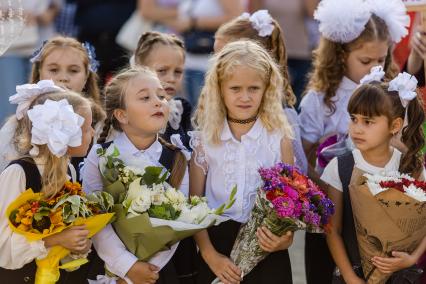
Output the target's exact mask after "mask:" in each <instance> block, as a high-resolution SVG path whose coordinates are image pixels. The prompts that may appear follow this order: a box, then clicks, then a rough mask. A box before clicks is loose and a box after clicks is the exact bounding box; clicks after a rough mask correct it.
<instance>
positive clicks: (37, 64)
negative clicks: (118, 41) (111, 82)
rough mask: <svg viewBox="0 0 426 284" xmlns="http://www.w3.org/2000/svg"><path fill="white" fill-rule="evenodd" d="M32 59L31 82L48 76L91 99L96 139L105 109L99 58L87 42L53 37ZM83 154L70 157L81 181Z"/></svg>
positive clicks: (59, 84) (60, 84) (56, 82)
mask: <svg viewBox="0 0 426 284" xmlns="http://www.w3.org/2000/svg"><path fill="white" fill-rule="evenodd" d="M30 61H31V62H32V63H33V66H32V71H31V77H30V82H31V83H35V82H38V81H39V80H46V79H50V80H53V81H54V82H55V84H57V85H58V86H61V87H63V88H66V89H69V90H72V91H74V92H77V93H80V94H82V95H83V96H85V97H87V98H89V99H90V100H91V101H92V103H91V105H92V114H93V127H94V128H95V130H96V134H95V140H96V139H97V137H98V136H99V134H100V131H101V127H102V123H101V122H102V121H103V120H104V119H105V112H104V111H103V110H102V107H101V106H100V103H101V101H100V94H99V87H98V75H97V74H96V71H97V69H98V66H99V62H98V61H96V58H95V51H94V49H93V47H92V46H91V45H90V44H88V43H84V44H82V43H80V42H79V41H77V40H76V39H74V38H71V37H62V36H58V37H54V38H52V39H50V40H48V41H46V42H45V43H44V44H43V45H42V46H41V48H40V49H39V50H37V51H36V52H35V53H34V55H33V57H32V58H31V59H30ZM81 162H83V157H81V158H73V159H72V164H73V165H74V167H75V168H76V169H77V179H78V180H79V181H80V180H81V179H80V170H79V169H80V163H81Z"/></svg>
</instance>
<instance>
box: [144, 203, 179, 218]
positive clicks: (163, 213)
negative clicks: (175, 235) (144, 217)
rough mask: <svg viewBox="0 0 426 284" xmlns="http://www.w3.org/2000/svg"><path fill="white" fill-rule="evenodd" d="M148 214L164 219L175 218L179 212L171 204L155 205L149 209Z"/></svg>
mask: <svg viewBox="0 0 426 284" xmlns="http://www.w3.org/2000/svg"><path fill="white" fill-rule="evenodd" d="M148 215H149V216H150V217H153V218H159V219H164V220H175V219H177V218H178V216H179V212H177V211H176V209H175V208H174V207H173V206H172V205H171V204H161V205H153V206H151V208H149V209H148Z"/></svg>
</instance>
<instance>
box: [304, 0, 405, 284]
mask: <svg viewBox="0 0 426 284" xmlns="http://www.w3.org/2000/svg"><path fill="white" fill-rule="evenodd" d="M315 18H316V19H317V20H318V21H319V22H320V32H321V40H320V44H319V46H318V48H317V49H316V50H315V51H314V53H313V70H312V72H311V74H310V75H309V83H308V87H307V92H306V94H305V96H304V97H303V99H302V102H301V104H300V115H299V119H300V124H301V125H303V127H302V128H301V136H302V143H303V148H304V149H305V153H306V156H307V157H308V163H309V174H310V176H311V177H313V178H314V179H316V180H318V181H319V182H320V180H319V175H318V174H317V173H316V172H315V170H314V168H315V164H316V151H317V147H318V146H319V144H321V143H322V142H324V141H325V140H327V139H328V138H329V137H331V136H334V135H338V137H341V136H343V135H346V134H347V132H348V125H349V122H350V117H349V113H348V112H347V106H348V102H349V99H350V97H351V95H352V93H353V91H354V90H355V89H356V87H357V86H358V84H359V83H360V80H361V78H363V77H364V76H365V75H366V74H368V73H369V72H370V69H371V68H372V67H373V66H376V65H380V66H382V67H383V71H384V72H385V75H386V77H387V78H393V77H394V76H395V75H396V73H397V72H398V71H397V70H398V69H397V68H395V65H394V63H393V60H392V52H391V51H392V46H393V44H394V43H396V42H398V41H399V40H400V39H401V38H402V37H403V36H404V35H405V34H406V33H407V31H406V28H405V25H406V24H407V23H406V20H408V16H407V15H406V10H405V6H404V5H403V3H402V2H401V1H400V0H391V1H383V0H379V1H376V0H368V1H362V0H350V1H338V0H324V1H321V2H320V4H319V6H318V8H317V10H316V12H315ZM305 252H306V254H307V255H306V271H307V272H308V273H307V278H308V279H307V282H308V283H318V281H319V282H324V283H329V282H330V281H331V275H332V271H333V267H334V264H333V262H332V259H331V257H330V254H329V252H328V250H327V246H326V244H325V239H324V237H323V236H322V235H318V234H315V235H313V234H309V233H307V234H306V247H305Z"/></svg>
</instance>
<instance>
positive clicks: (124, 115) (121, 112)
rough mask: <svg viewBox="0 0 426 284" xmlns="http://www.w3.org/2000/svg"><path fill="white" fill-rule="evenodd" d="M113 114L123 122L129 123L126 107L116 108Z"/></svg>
mask: <svg viewBox="0 0 426 284" xmlns="http://www.w3.org/2000/svg"><path fill="white" fill-rule="evenodd" d="M113 115H114V117H115V119H117V120H118V122H119V123H121V124H128V123H129V120H128V119H127V112H126V111H125V110H124V109H120V108H117V109H115V110H114V112H113Z"/></svg>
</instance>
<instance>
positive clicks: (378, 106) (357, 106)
mask: <svg viewBox="0 0 426 284" xmlns="http://www.w3.org/2000/svg"><path fill="white" fill-rule="evenodd" d="M386 95H387V94H386V93H385V92H384V91H383V89H382V88H381V87H380V84H379V83H377V84H374V83H373V84H366V85H362V86H360V87H358V88H357V89H356V90H355V92H354V93H353V95H352V97H351V99H350V100H349V104H348V112H349V114H350V115H354V114H359V115H363V116H366V117H374V116H381V115H385V116H389V113H390V112H391V108H392V107H391V105H390V100H387V99H386Z"/></svg>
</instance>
